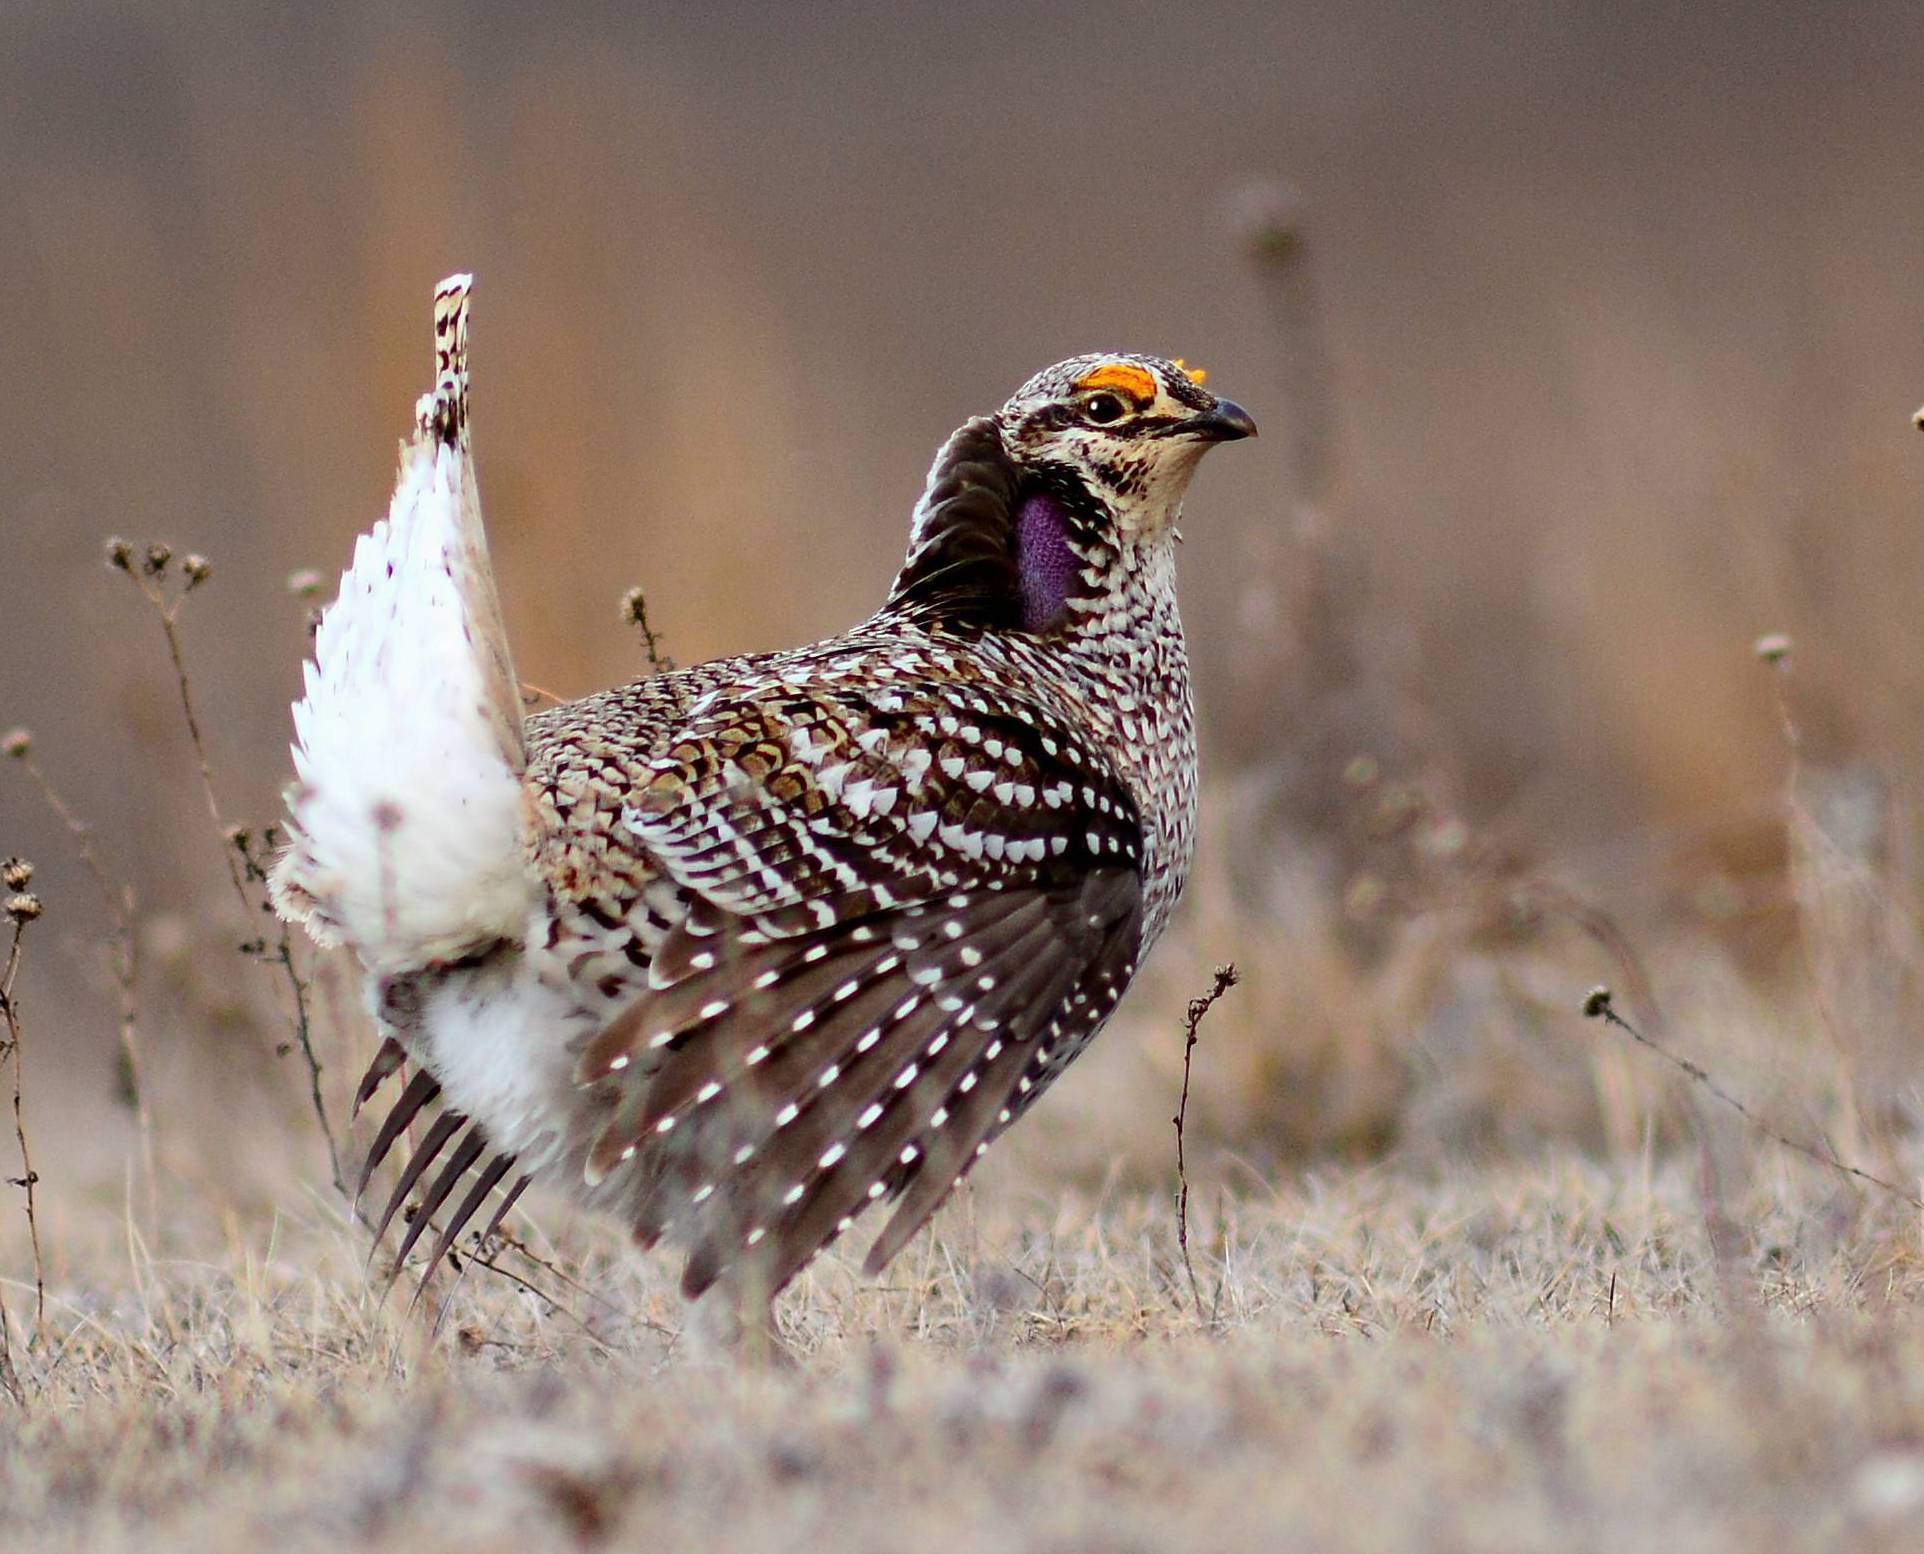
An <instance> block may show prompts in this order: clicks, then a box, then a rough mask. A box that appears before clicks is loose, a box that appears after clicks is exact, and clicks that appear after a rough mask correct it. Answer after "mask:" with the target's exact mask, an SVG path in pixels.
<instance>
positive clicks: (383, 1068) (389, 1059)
mask: <svg viewBox="0 0 1924 1554" xmlns="http://www.w3.org/2000/svg"><path fill="white" fill-rule="evenodd" d="M406 1061H407V1049H406V1048H404V1047H403V1046H402V1045H401V1044H400V1043H399V1042H398V1041H396V1040H395V1039H394V1038H393V1037H392V1036H390V1037H388V1038H387V1040H385V1041H383V1042H382V1043H381V1050H380V1051H379V1052H377V1053H375V1054H374V1061H373V1062H372V1063H370V1064H368V1066H367V1072H366V1073H365V1074H363V1075H362V1076H361V1087H360V1088H359V1089H358V1090H356V1091H355V1092H354V1110H353V1112H352V1113H350V1115H351V1116H354V1117H358V1116H360V1115H361V1108H362V1107H363V1106H365V1105H367V1103H368V1102H369V1101H371V1100H373V1099H374V1092H375V1091H376V1090H378V1089H380V1088H381V1086H382V1085H384V1084H386V1083H387V1080H388V1076H389V1075H391V1074H392V1073H393V1072H394V1071H395V1070H396V1069H398V1068H399V1067H400V1066H401V1065H402V1064H403V1063H405V1062H406Z"/></svg>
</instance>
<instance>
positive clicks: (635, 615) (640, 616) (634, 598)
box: [621, 588, 648, 626]
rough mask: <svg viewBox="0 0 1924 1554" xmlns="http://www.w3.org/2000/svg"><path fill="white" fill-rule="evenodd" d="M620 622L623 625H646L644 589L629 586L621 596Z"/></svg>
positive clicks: (645, 596) (646, 603) (646, 596)
mask: <svg viewBox="0 0 1924 1554" xmlns="http://www.w3.org/2000/svg"><path fill="white" fill-rule="evenodd" d="M621 623H622V625H624V626H645V625H647V623H648V593H647V590H646V589H642V588H631V589H629V590H628V592H626V593H625V594H623V595H622V596H621Z"/></svg>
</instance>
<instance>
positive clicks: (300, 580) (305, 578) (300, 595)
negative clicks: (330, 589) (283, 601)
mask: <svg viewBox="0 0 1924 1554" xmlns="http://www.w3.org/2000/svg"><path fill="white" fill-rule="evenodd" d="M326 586H327V579H326V578H324V577H322V576H321V574H320V573H319V572H317V571H315V569H314V568H313V567H302V568H301V569H300V570H299V571H298V572H290V573H288V574H287V591H288V592H289V593H291V594H292V595H293V596H294V597H295V598H296V599H318V598H320V596H321V590H322V589H323V588H324V587H326Z"/></svg>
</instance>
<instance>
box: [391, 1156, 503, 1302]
mask: <svg viewBox="0 0 1924 1554" xmlns="http://www.w3.org/2000/svg"><path fill="white" fill-rule="evenodd" d="M463 1120H465V1119H463ZM487 1147H488V1141H487V1140H486V1139H485V1138H483V1137H482V1136H481V1129H480V1127H479V1126H478V1125H477V1126H475V1127H471V1128H469V1129H468V1131H467V1132H466V1133H464V1134H463V1135H462V1136H461V1142H460V1143H459V1144H457V1145H455V1147H454V1153H453V1154H451V1155H449V1156H448V1158H447V1161H446V1163H445V1164H443V1165H442V1167H441V1172H440V1174H439V1175H438V1176H436V1177H435V1179H434V1182H433V1184H432V1185H431V1186H429V1188H428V1189H427V1191H426V1192H424V1193H423V1194H422V1195H421V1201H420V1202H419V1203H418V1204H416V1205H415V1208H414V1218H413V1220H412V1221H411V1222H410V1223H409V1225H408V1229H407V1234H406V1235H405V1236H403V1237H402V1238H401V1245H400V1247H399V1249H398V1250H397V1251H396V1252H395V1254H394V1275H393V1277H390V1279H389V1280H388V1284H389V1286H390V1287H392V1285H393V1283H394V1279H395V1278H398V1277H399V1276H400V1272H401V1266H402V1264H404V1263H405V1262H406V1261H407V1260H408V1253H410V1252H412V1251H413V1250H414V1243H415V1242H417V1241H419V1240H420V1239H421V1232H422V1231H424V1230H426V1229H427V1228H428V1226H429V1224H431V1223H432V1222H433V1219H434V1216H435V1215H436V1214H437V1213H439V1212H440V1209H441V1205H442V1204H444V1203H446V1202H447V1199H448V1194H449V1193H451V1192H453V1191H454V1186H455V1183H457V1182H458V1181H460V1180H461V1178H462V1177H464V1176H466V1175H467V1174H468V1167H469V1166H471V1165H473V1164H474V1163H475V1161H477V1160H479V1159H480V1158H481V1152H482V1151H483V1150H484V1149H486V1148H487Z"/></svg>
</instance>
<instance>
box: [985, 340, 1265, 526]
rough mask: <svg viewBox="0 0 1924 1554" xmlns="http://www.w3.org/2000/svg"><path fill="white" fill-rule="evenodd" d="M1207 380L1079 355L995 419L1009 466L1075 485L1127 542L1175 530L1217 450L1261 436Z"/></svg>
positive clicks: (1131, 361) (1120, 359) (1038, 378)
mask: <svg viewBox="0 0 1924 1554" xmlns="http://www.w3.org/2000/svg"><path fill="white" fill-rule="evenodd" d="M1204 377H1205V374H1204V373H1203V372H1201V371H1200V370H1198V369H1192V368H1189V367H1187V366H1185V365H1184V364H1183V363H1182V362H1180V361H1164V360H1163V359H1162V358H1161V357H1159V356H1120V355H1099V356H1075V357H1071V358H1070V359H1069V360H1068V361H1066V362H1058V363H1057V364H1056V365H1055V366H1053V367H1050V368H1047V369H1046V370H1044V371H1042V372H1038V373H1037V374H1036V375H1035V376H1034V377H1033V378H1031V379H1029V381H1028V382H1027V383H1025V384H1023V385H1022V387H1021V388H1019V389H1017V390H1016V392H1015V395H1014V396H1013V397H1012V398H1011V399H1010V400H1009V402H1008V403H1007V404H1005V405H1004V406H1003V407H1002V408H1001V410H999V411H997V412H996V415H995V422H996V425H997V426H998V428H1000V430H1001V433H1002V442H1003V446H1004V447H1005V448H1007V449H1008V452H1009V456H1010V458H1011V459H1012V460H1013V461H1014V462H1015V463H1016V464H1017V465H1019V466H1021V467H1022V468H1024V469H1026V470H1028V471H1030V472H1032V473H1033V475H1034V476H1035V477H1037V479H1038V480H1039V481H1040V482H1041V483H1043V484H1050V483H1053V482H1055V481H1073V482H1074V483H1075V484H1077V485H1080V486H1081V487H1082V488H1083V489H1085V490H1086V491H1087V492H1088V493H1089V495H1090V496H1091V497H1093V498H1094V499H1095V500H1096V501H1098V502H1100V503H1101V504H1103V506H1105V507H1106V508H1108V510H1109V512H1110V513H1111V514H1112V515H1113V517H1114V519H1115V522H1116V524H1117V525H1118V526H1119V527H1120V528H1121V529H1122V530H1123V531H1124V532H1125V533H1128V534H1135V535H1156V534H1159V533H1160V532H1161V531H1162V530H1164V529H1165V528H1167V527H1169V526H1170V525H1171V524H1173V523H1174V522H1175V520H1176V519H1177V517H1178V516H1179V515H1180V513H1181V510H1182V499H1183V495H1184V493H1185V492H1187V491H1188V489H1189V480H1190V477H1191V476H1192V475H1194V474H1195V472H1196V465H1197V464H1198V463H1199V462H1200V461H1201V459H1202V456H1203V454H1204V453H1205V452H1207V451H1208V450H1209V449H1210V448H1211V447H1213V446H1214V445H1215V444H1217V443H1219V442H1231V441H1234V440H1235V439H1237V438H1241V437H1254V436H1255V435H1256V423H1255V422H1254V421H1253V420H1251V419H1250V417H1249V412H1248V411H1246V410H1244V409H1243V407H1242V406H1241V405H1238V404H1235V403H1233V402H1232V401H1230V400H1227V399H1218V398H1217V397H1216V396H1215V395H1214V394H1212V393H1210V392H1209V391H1208V390H1207V389H1206V388H1204V387H1203V378H1204Z"/></svg>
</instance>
